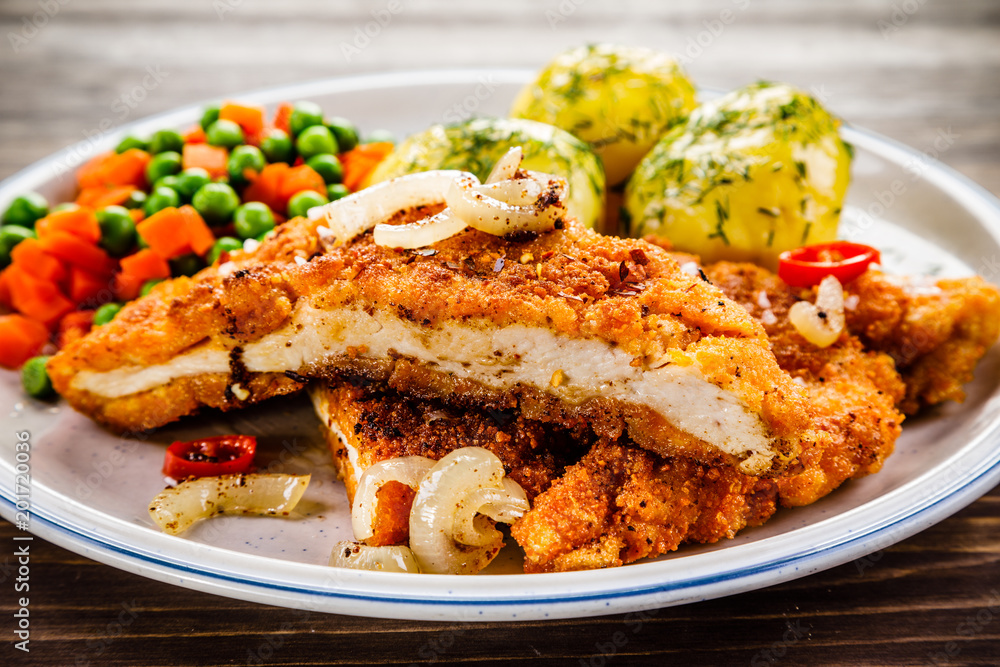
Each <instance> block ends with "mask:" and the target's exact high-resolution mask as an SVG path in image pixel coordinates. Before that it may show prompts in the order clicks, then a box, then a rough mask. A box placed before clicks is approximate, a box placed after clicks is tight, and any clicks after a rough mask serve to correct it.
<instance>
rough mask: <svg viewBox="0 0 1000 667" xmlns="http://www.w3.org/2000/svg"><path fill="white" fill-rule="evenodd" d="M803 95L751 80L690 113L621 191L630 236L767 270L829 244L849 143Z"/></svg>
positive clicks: (834, 232) (843, 186)
mask: <svg viewBox="0 0 1000 667" xmlns="http://www.w3.org/2000/svg"><path fill="white" fill-rule="evenodd" d="M837 126H838V121H837V120H835V119H834V118H833V117H831V116H830V114H829V113H827V112H826V111H825V110H824V109H823V108H822V107H821V106H820V105H819V103H818V102H817V101H816V100H814V99H813V98H812V97H810V96H809V95H807V94H805V93H803V92H802V91H799V90H796V89H795V88H793V87H791V86H788V85H784V84H772V83H767V82H760V83H756V84H753V85H750V86H747V87H745V88H741V89H738V90H735V91H733V92H731V93H729V94H727V95H724V96H722V97H720V98H718V99H716V100H713V101H710V102H707V103H706V104H704V105H702V106H701V107H699V108H698V109H696V110H695V111H694V112H693V113H692V114H691V116H690V118H688V120H687V121H685V122H684V123H683V124H681V125H679V126H677V127H675V128H674V129H672V130H671V131H670V132H669V133H667V134H666V135H665V136H664V137H663V139H661V140H660V142H659V143H658V144H657V145H656V146H655V147H654V148H653V150H652V151H650V153H649V155H647V156H646V157H645V158H644V159H643V160H642V162H640V163H639V166H638V167H637V168H636V170H635V173H634V174H633V175H632V178H631V179H630V180H629V182H628V186H627V187H626V189H625V210H626V213H627V215H628V217H629V218H630V221H629V223H628V224H629V233H630V234H631V235H632V236H644V235H646V234H657V235H660V236H664V237H666V238H668V239H670V241H671V242H672V243H673V245H674V247H675V248H677V249H678V250H683V251H686V252H691V253H695V254H698V255H701V257H702V259H703V260H704V261H706V262H711V261H716V260H721V259H730V260H745V261H754V262H758V263H761V264H764V265H765V266H769V267H772V268H773V267H775V266H776V265H777V258H778V254H779V253H781V252H782V251H784V250H789V249H792V248H797V247H799V246H802V245H807V244H811V243H820V242H823V241H832V240H833V239H834V238H836V236H837V222H838V219H839V216H840V209H841V206H842V204H843V201H844V194H845V192H846V190H847V184H848V180H849V170H850V163H851V149H850V146H848V145H847V144H846V143H844V141H843V140H841V138H840V136H839V135H838V134H837Z"/></svg>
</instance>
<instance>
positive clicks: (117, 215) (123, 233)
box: [97, 206, 135, 257]
mask: <svg viewBox="0 0 1000 667" xmlns="http://www.w3.org/2000/svg"><path fill="white" fill-rule="evenodd" d="M97 224H99V225H100V226H101V247H103V248H104V249H105V250H107V251H108V252H109V253H111V254H112V255H114V256H116V257H121V256H122V255H124V254H125V253H127V252H128V251H129V250H131V249H132V246H134V245H135V222H134V221H133V220H132V216H131V215H129V213H128V209H127V208H125V207H124V206H106V207H104V208H102V209H100V210H99V211H97Z"/></svg>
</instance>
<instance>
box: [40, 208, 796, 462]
mask: <svg viewBox="0 0 1000 667" xmlns="http://www.w3.org/2000/svg"><path fill="white" fill-rule="evenodd" d="M426 213H427V210H415V211H411V212H410V217H420V216H423V215H425V214H426ZM396 218H397V221H401V220H403V219H404V218H406V219H408V218H407V216H404V215H397V216H396ZM321 222H322V221H316V220H313V221H310V220H306V219H303V218H299V219H296V220H293V221H290V222H289V223H287V224H285V225H282V226H281V227H280V228H279V229H278V231H277V234H276V235H275V237H274V238H272V239H270V240H268V241H265V242H264V243H263V244H262V245H261V246H260V248H258V249H257V250H256V252H251V253H235V254H234V256H233V257H232V258H231V259H230V261H227V262H225V263H223V264H221V265H217V266H213V267H210V268H208V269H205V270H203V271H202V272H200V273H199V274H197V275H196V276H194V277H193V278H178V279H175V280H173V281H169V282H166V283H163V284H161V285H159V286H157V287H156V288H155V289H154V290H153V291H152V293H150V294H149V295H148V296H147V297H144V298H142V299H139V300H138V301H136V302H133V303H131V304H129V305H127V306H126V307H125V308H124V309H123V310H122V311H121V312H120V313H119V315H118V316H117V317H116V318H115V319H114V320H113V321H112V322H110V323H109V324H107V325H105V326H101V327H97V328H95V329H94V330H93V331H92V332H91V333H90V334H88V335H87V336H85V337H84V338H82V339H80V340H78V341H76V342H75V343H73V344H71V345H69V346H68V347H66V348H64V349H63V350H61V351H60V352H59V353H58V354H56V355H55V356H54V357H53V359H52V360H51V361H50V362H49V366H48V369H49V373H50V375H51V377H52V380H53V383H54V385H55V387H56V389H57V391H59V393H60V394H61V395H62V396H63V397H65V398H66V400H67V401H68V402H69V403H70V404H71V405H72V406H73V407H74V408H76V409H77V410H79V411H81V412H83V413H85V414H87V415H89V416H91V417H93V418H95V419H97V420H99V421H101V422H104V423H105V424H108V425H110V426H112V427H114V428H117V429H121V430H134V429H148V428H153V427H156V426H160V425H162V424H165V423H167V422H170V421H172V420H175V419H177V418H179V417H181V416H183V415H187V414H190V413H192V412H195V411H196V410H198V409H199V408H201V407H203V406H208V407H214V408H221V409H223V410H228V409H234V408H240V407H243V406H246V405H250V404H252V403H255V402H257V401H260V400H263V399H266V398H268V397H271V396H274V395H278V394H285V393H289V392H293V391H297V390H299V389H301V388H302V387H304V386H305V384H306V383H307V381H308V380H309V379H312V378H336V377H342V376H345V375H349V376H354V377H363V378H365V379H367V380H369V381H375V382H379V383H382V384H384V385H385V386H387V387H389V388H392V389H394V390H396V391H399V392H401V393H403V394H405V395H406V396H408V397H413V398H421V399H430V398H440V397H446V398H447V399H448V402H449V403H450V404H451V405H453V406H456V407H461V406H463V405H465V406H480V407H482V406H485V407H490V408H491V409H498V410H507V409H515V408H516V409H517V410H519V411H520V412H521V413H522V414H523V415H524V416H525V417H527V418H530V419H535V420H539V421H545V422H551V423H555V424H559V425H561V426H562V427H564V428H567V429H569V430H573V429H576V428H578V427H579V426H580V425H583V424H586V425H588V426H589V427H590V428H591V429H592V430H593V432H594V433H596V434H597V435H599V436H602V437H605V438H608V439H610V440H617V439H618V438H620V437H621V436H622V435H623V434H626V435H627V436H628V437H629V438H630V439H631V440H632V441H634V442H636V443H637V444H639V445H640V446H642V447H646V448H648V449H650V450H651V451H654V452H656V453H658V454H661V455H684V456H688V457H691V458H693V459H695V460H698V461H701V462H703V463H706V464H713V465H715V464H727V465H736V466H737V467H738V468H739V469H740V470H741V471H743V472H745V473H749V474H761V473H767V472H769V471H770V472H774V471H777V470H780V469H782V468H783V467H784V466H785V465H786V464H787V462H788V461H790V460H792V459H793V458H795V456H796V455H797V454H798V453H799V450H800V446H801V439H802V434H803V432H804V430H805V428H806V427H807V426H808V422H809V418H808V416H807V401H806V393H805V391H804V389H803V388H802V387H801V386H799V385H798V384H797V383H795V382H794V381H793V380H792V378H791V377H790V376H789V375H788V373H786V372H784V371H782V370H781V368H779V366H778V364H777V362H776V360H775V358H774V355H773V353H772V352H771V350H770V348H769V344H768V340H767V337H766V335H765V332H764V330H763V328H762V327H761V326H760V324H759V323H758V322H757V321H755V320H754V319H753V318H752V317H750V315H749V314H748V313H747V311H746V310H745V309H744V308H741V307H740V306H738V305H737V304H736V303H734V302H733V301H731V300H730V299H728V298H727V297H726V296H725V295H724V294H723V293H722V292H721V291H720V290H719V289H718V288H716V287H715V286H713V285H712V284H710V283H709V282H707V281H705V280H703V279H702V278H700V277H699V276H697V275H694V276H692V275H689V274H688V273H686V272H684V271H681V270H680V268H679V265H678V264H677V262H676V261H675V260H674V259H673V258H672V257H671V256H670V255H669V253H667V252H666V251H664V250H663V249H661V248H657V247H655V246H654V245H652V244H649V243H647V242H645V241H642V240H635V239H620V238H614V237H608V236H601V235H599V234H597V233H595V232H593V231H591V230H587V229H585V228H583V227H582V226H581V225H579V224H577V223H576V222H574V221H572V220H568V221H566V222H565V223H564V225H563V227H562V228H561V229H559V230H556V231H553V232H550V233H546V234H542V235H528V236H526V237H524V238H521V239H509V238H506V239H505V238H501V237H496V236H491V235H488V234H484V233H482V232H478V231H474V230H466V231H464V232H462V233H459V234H457V235H456V236H453V237H452V238H450V239H447V240H445V241H442V242H439V243H437V244H435V246H434V248H432V249H425V250H418V251H403V250H398V249H392V248H386V247H382V246H378V245H376V244H374V243H373V241H372V236H371V234H370V233H369V234H365V235H362V236H361V237H359V238H357V239H355V240H354V241H352V242H350V243H348V244H345V245H342V246H339V247H332V248H327V247H326V245H325V244H324V236H323V229H324V228H322V227H321Z"/></svg>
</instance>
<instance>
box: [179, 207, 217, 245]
mask: <svg viewBox="0 0 1000 667" xmlns="http://www.w3.org/2000/svg"><path fill="white" fill-rule="evenodd" d="M177 211H178V212H179V213H180V214H181V216H182V217H183V218H184V234H185V236H186V237H187V241H188V247H189V248H190V249H191V251H192V252H194V253H195V254H196V255H204V254H205V253H207V252H208V251H209V250H211V249H212V246H213V245H215V234H213V233H212V230H211V229H209V228H208V225H206V224H205V221H204V219H202V217H201V214H200V213H198V211H196V210H194V207H193V206H187V205H185V206H181V207H180V208H179V209H177Z"/></svg>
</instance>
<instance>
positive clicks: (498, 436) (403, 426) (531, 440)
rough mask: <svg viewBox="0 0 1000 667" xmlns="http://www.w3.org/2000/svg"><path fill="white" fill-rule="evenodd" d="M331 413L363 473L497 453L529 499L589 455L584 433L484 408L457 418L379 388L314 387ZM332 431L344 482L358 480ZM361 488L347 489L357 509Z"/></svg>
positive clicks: (435, 405) (432, 403)
mask: <svg viewBox="0 0 1000 667" xmlns="http://www.w3.org/2000/svg"><path fill="white" fill-rule="evenodd" d="M313 391H316V392H321V393H322V395H323V399H324V400H325V401H326V402H327V404H328V405H329V406H330V407H329V411H330V417H331V418H332V420H333V424H332V425H333V426H335V427H336V430H339V431H340V432H341V433H343V434H344V436H345V437H346V438H347V439H348V440H349V443H348V444H350V445H351V446H353V447H354V448H355V449H356V450H357V452H358V463H359V466H360V467H361V468H362V469H366V468H368V467H369V466H371V465H373V464H375V463H378V462H379V461H383V460H386V459H390V458H395V457H398V456H426V457H427V458H430V459H434V460H435V461H437V460H440V459H441V458H443V457H444V456H445V455H447V454H448V453H449V452H452V451H454V450H456V449H458V448H460V447H482V448H484V449H486V450H489V451H490V452H493V453H494V454H495V455H496V456H497V457H498V458H499V459H500V461H501V462H503V464H504V468H505V469H506V471H507V474H508V475H509V476H510V477H511V479H513V480H514V481H516V482H517V483H518V484H520V485H521V487H522V488H524V490H525V493H526V494H527V495H528V497H529V498H534V497H535V496H536V495H538V494H539V493H541V492H542V491H544V490H545V489H546V488H547V487H548V485H549V484H551V482H552V480H553V479H555V478H556V477H558V476H559V475H560V474H562V471H563V469H564V468H565V466H566V465H568V464H569V463H571V462H572V461H575V460H576V459H577V458H579V456H580V455H581V454H582V453H583V452H584V451H586V447H587V442H588V441H587V439H586V438H587V434H586V431H585V429H583V428H581V430H580V431H577V432H572V431H568V430H565V429H553V428H549V427H548V426H547V425H545V424H543V423H540V422H536V421H533V420H530V419H527V418H525V416H524V415H522V414H518V413H517V412H516V411H512V410H502V409H496V408H491V407H488V406H486V407H481V408H480V409H478V410H469V411H466V410H457V411H456V410H454V409H453V408H451V407H450V406H449V405H448V404H446V403H443V402H441V401H437V400H419V399H413V398H412V397H410V398H404V397H402V396H401V395H399V394H398V393H395V392H392V391H384V390H380V389H377V388H371V389H365V388H363V387H357V386H352V385H350V384H348V383H333V384H325V385H322V386H319V387H315V388H314V389H313ZM330 426H331V423H330V422H327V423H326V424H324V427H325V428H324V435H325V437H326V440H327V444H328V446H329V447H330V450H331V452H332V454H333V458H334V461H335V462H336V463H337V466H338V470H339V471H340V472H341V477H342V478H348V477H352V476H353V470H352V467H351V465H350V462H349V458H348V453H347V448H346V447H345V446H344V443H343V442H341V441H340V439H339V438H338V437H337V435H336V432H335V430H334V429H332V428H330ZM356 485H357V480H353V481H352V482H351V483H350V484H348V499H349V500H350V501H351V502H352V503H353V502H354V493H355V491H356Z"/></svg>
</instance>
